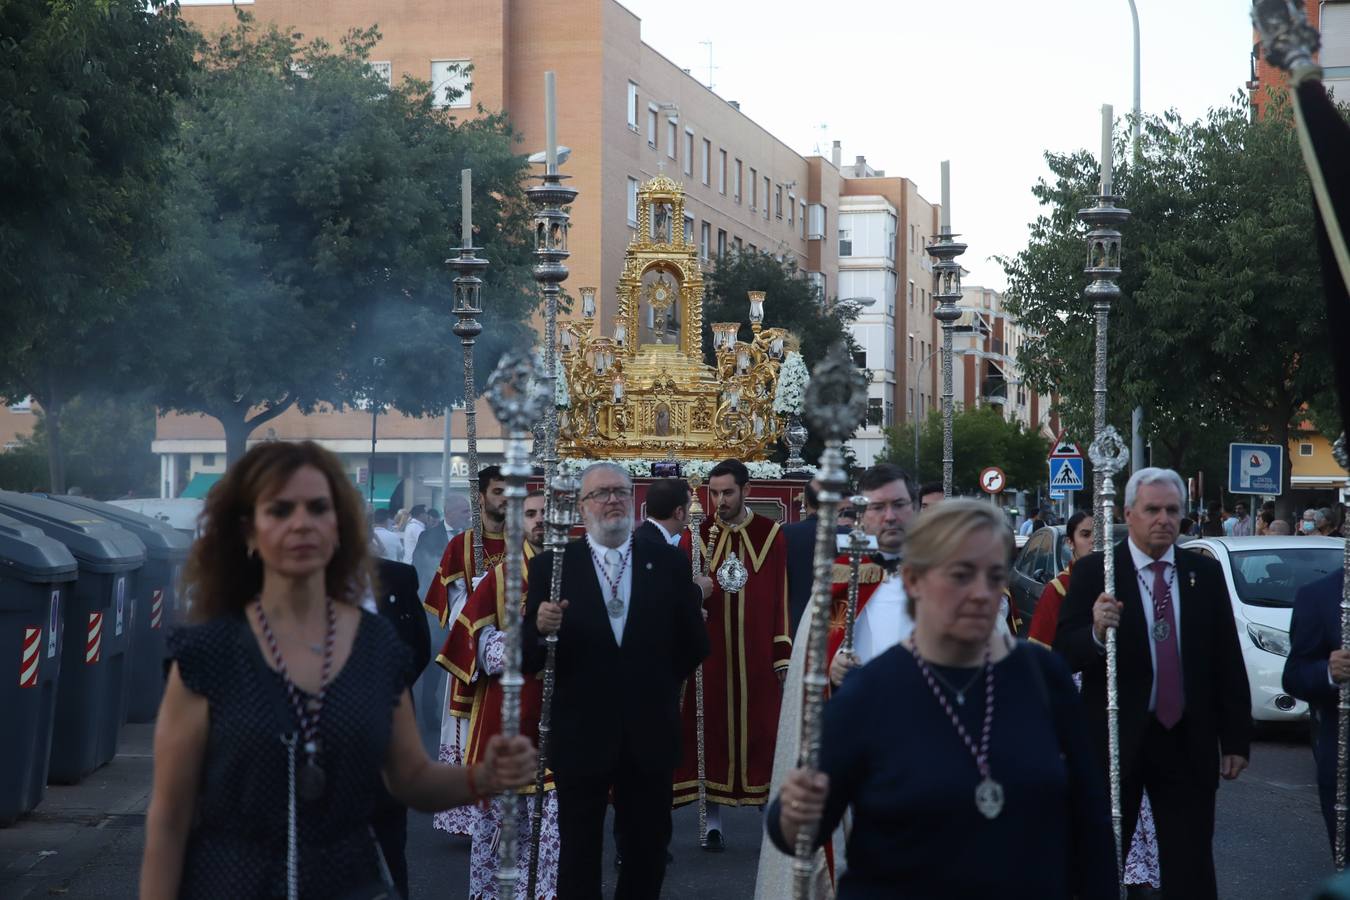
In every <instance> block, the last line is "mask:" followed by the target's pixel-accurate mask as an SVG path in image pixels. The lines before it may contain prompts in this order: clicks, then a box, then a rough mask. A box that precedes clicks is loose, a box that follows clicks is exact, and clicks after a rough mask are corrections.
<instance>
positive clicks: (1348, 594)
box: [1333, 432, 1350, 872]
mask: <svg viewBox="0 0 1350 900" xmlns="http://www.w3.org/2000/svg"><path fill="white" fill-rule="evenodd" d="M1333 452H1334V454H1335V456H1336V462H1338V463H1340V465H1341V468H1342V469H1345V470H1347V471H1350V448H1347V447H1346V442H1345V433H1344V432H1342V433H1341V436H1340V437H1339V438H1338V439H1337V440H1336V447H1335V450H1334V451H1333ZM1346 488H1347V490H1350V481H1348V482H1347V484H1346ZM1341 534H1342V535H1343V536H1344V537H1345V551H1344V554H1345V556H1344V562H1343V568H1344V572H1345V574H1344V576H1343V577H1342V579H1341V646H1342V647H1350V505H1346V507H1345V508H1344V509H1343V510H1342V512H1341ZM1336 705H1337V712H1336V806H1335V809H1336V847H1335V851H1334V852H1335V854H1336V871H1337V872H1340V871H1342V870H1343V869H1344V868H1345V812H1346V797H1345V795H1346V785H1345V780H1346V766H1347V765H1348V764H1350V681H1343V682H1341V684H1340V686H1339V700H1338V702H1337V704H1336Z"/></svg>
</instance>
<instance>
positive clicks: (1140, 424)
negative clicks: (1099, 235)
mask: <svg viewBox="0 0 1350 900" xmlns="http://www.w3.org/2000/svg"><path fill="white" fill-rule="evenodd" d="M1129 3H1130V21H1131V22H1132V23H1133V25H1134V110H1133V111H1134V123H1133V126H1132V128H1131V142H1130V143H1131V146H1130V162H1131V164H1132V165H1133V166H1134V167H1135V171H1136V172H1137V171H1138V169H1139V135H1140V133H1141V132H1142V131H1143V127H1144V123H1143V120H1142V118H1141V115H1142V114H1141V112H1140V109H1141V107H1140V102H1139V8H1138V7H1137V6H1136V5H1135V2H1134V0H1129ZM1135 177H1138V176H1137V175H1136V176H1135ZM1130 451H1131V452H1130V460H1131V462H1132V465H1131V468H1130V471H1131V472H1136V471H1138V470H1139V467H1140V466H1142V465H1143V464H1144V407H1142V406H1136V407H1135V408H1134V412H1133V413H1131V414H1130Z"/></svg>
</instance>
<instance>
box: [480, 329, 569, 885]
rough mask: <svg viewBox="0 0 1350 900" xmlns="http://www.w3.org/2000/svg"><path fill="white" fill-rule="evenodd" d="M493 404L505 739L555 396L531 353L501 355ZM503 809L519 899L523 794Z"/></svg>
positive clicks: (511, 731) (500, 866) (511, 726)
mask: <svg viewBox="0 0 1350 900" xmlns="http://www.w3.org/2000/svg"><path fill="white" fill-rule="evenodd" d="M487 394H488V402H489V403H491V404H492V411H493V413H494V414H496V416H497V421H498V422H500V423H501V424H502V427H503V428H504V429H506V433H507V438H506V453H505V461H504V462H503V464H502V479H503V480H504V481H505V482H506V565H505V570H504V572H503V573H502V577H504V578H505V579H506V586H505V591H504V593H505V603H504V609H503V611H502V623H501V626H502V631H503V633H504V637H505V643H506V650H505V654H504V656H505V658H504V659H503V661H502V662H503V664H502V676H501V684H502V735H504V736H505V737H508V738H511V737H515V736H516V735H518V734H520V689H521V686H522V685H523V684H524V683H525V679H524V678H523V677H522V675H521V672H520V617H521V615H520V614H521V602H522V600H523V599H524V598H523V597H522V596H521V583H522V580H523V572H522V569H523V567H524V556H525V553H524V543H525V495H526V493H528V492H527V490H526V488H525V485H526V483H527V482H528V481H529V479H530V476H531V475H533V474H534V468H533V467H532V466H531V465H530V456H529V451H528V450H527V449H526V444H525V442H526V440H528V436H529V431H530V426H531V425H532V424H533V423H534V422H537V421H539V416H540V415H541V414H542V413H543V408H544V406H545V405H546V404H548V403H552V401H553V398H552V396H548V395H546V394H545V390H544V387H543V380H542V379H541V378H540V374H539V367H538V363H536V361H535V359H534V356H533V355H531V354H528V353H520V352H515V351H513V352H510V353H507V354H506V355H505V356H503V357H502V360H501V362H500V363H498V365H497V370H496V371H495V372H493V373H492V377H491V378H489V379H488V384H487ZM497 804H498V808H499V809H500V811H501V832H500V843H499V844H498V847H497V896H498V897H515V895H516V882H517V881H518V880H519V878H520V872H519V869H518V863H517V855H516V854H517V835H516V830H517V828H516V823H517V816H518V814H519V807H520V795H519V794H518V793H517V792H516V791H514V790H508V791H506V792H504V793H503V794H502V795H501V796H500V797H499V798H498V799H497Z"/></svg>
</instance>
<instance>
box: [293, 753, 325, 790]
mask: <svg viewBox="0 0 1350 900" xmlns="http://www.w3.org/2000/svg"><path fill="white" fill-rule="evenodd" d="M326 781H327V779H326V778H325V777H324V774H323V769H321V768H319V764H318V763H316V762H315V761H314V757H312V756H311V757H310V758H309V759H306V760H305V764H304V765H303V766H301V767H300V771H298V772H296V773H295V792H296V793H297V794H299V795H300V799H301V800H318V799H319V798H320V797H322V796H323V788H324V784H325V782H326Z"/></svg>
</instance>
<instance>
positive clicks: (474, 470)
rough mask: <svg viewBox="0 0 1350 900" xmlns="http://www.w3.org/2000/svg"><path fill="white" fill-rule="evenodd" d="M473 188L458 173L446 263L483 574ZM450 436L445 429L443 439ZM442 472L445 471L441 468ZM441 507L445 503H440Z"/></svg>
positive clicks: (469, 178) (479, 276) (467, 173)
mask: <svg viewBox="0 0 1350 900" xmlns="http://www.w3.org/2000/svg"><path fill="white" fill-rule="evenodd" d="M472 184H473V171H472V170H471V169H464V170H462V171H461V173H460V185H461V203H462V210H463V220H462V227H461V232H462V233H461V235H460V247H459V256H457V257H453V258H451V259H449V260H446V262H447V263H448V264H449V266H450V268H452V269H454V270H455V282H454V284H455V308H454V310H453V311H454V314H455V317H456V318H457V319H458V321H456V322H455V324H454V327H453V330H454V332H455V335H456V336H457V337H458V338H459V343H460V346H461V348H462V349H463V351H464V430H465V438H466V441H467V443H468V451H469V508H470V510H471V511H472V514H473V570H474V572H475V573H477V574H482V572H483V519H482V514H483V511H482V510H481V509H480V508H479V503H478V486H477V479H478V425H477V417H476V415H475V410H476V407H477V406H478V387H477V385H476V384H475V382H474V376H473V345H474V341H475V340H476V339H477V337H478V335H480V334H482V333H483V325H482V323H481V322H479V321H478V317H479V316H481V315H482V314H483V310H482V308H481V307H480V306H479V305H478V304H479V297H480V295H481V294H482V290H483V272H484V271H486V270H487V267H488V261H487V260H486V259H480V258H479V257H478V249H479V248H477V247H475V246H474V245H473V211H472V210H473V207H472V202H471V200H470V194H471V190H472ZM449 433H450V428H449V425H448V424H447V425H446V436H447V438H448V436H449ZM442 468H443V469H444V467H442ZM441 491H442V493H444V494H446V495H448V494H449V491H450V484H449V480H448V479H447V481H446V483H445V484H443V485H442V486H441ZM441 502H442V505H444V502H445V501H444V500H442V501H441Z"/></svg>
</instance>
